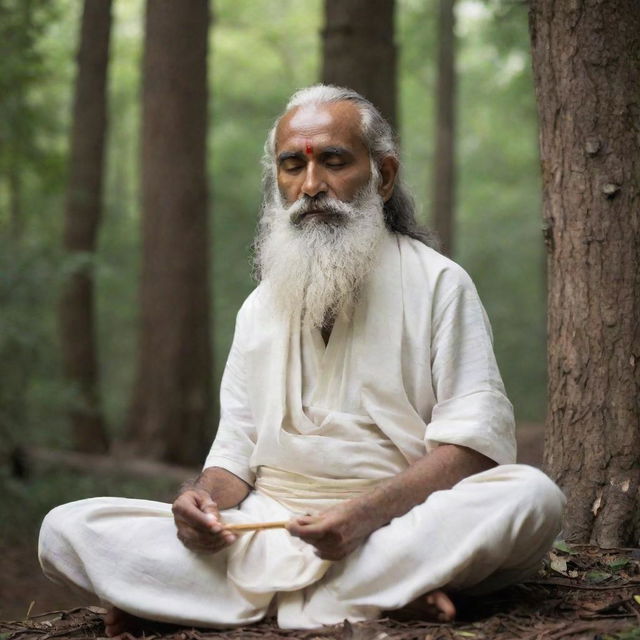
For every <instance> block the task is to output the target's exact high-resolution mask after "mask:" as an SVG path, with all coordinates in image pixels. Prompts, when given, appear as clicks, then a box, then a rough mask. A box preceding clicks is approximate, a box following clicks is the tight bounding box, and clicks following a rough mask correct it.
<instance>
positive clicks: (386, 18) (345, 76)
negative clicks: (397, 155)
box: [322, 0, 396, 127]
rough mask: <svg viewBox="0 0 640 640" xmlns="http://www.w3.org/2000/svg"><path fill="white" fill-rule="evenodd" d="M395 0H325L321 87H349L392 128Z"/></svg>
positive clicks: (393, 116)
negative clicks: (378, 111) (372, 106)
mask: <svg viewBox="0 0 640 640" xmlns="http://www.w3.org/2000/svg"><path fill="white" fill-rule="evenodd" d="M394 5H395V3H394V0H325V5H324V8H325V27H324V30H323V31H322V42H323V67H322V82H324V83H327V84H334V85H338V86H341V87H349V88H351V89H354V90H355V91H357V92H358V93H360V94H362V95H363V96H365V97H366V98H368V99H369V100H370V101H371V102H373V104H374V105H375V106H376V107H377V108H378V109H379V110H380V112H381V113H382V115H383V116H384V117H385V118H386V119H387V120H388V121H389V123H390V124H391V126H394V127H395V124H396V46H395V44H394V40H393V35H394V10H395V6H394Z"/></svg>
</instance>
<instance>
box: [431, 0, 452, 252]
mask: <svg viewBox="0 0 640 640" xmlns="http://www.w3.org/2000/svg"><path fill="white" fill-rule="evenodd" d="M454 2H455V0H440V11H439V17H438V82H437V88H436V104H437V117H436V148H435V160H434V170H433V213H432V220H433V227H434V229H435V231H436V232H437V234H438V236H439V237H440V242H441V245H440V246H441V250H442V253H444V254H445V255H448V256H450V255H452V253H453V229H454V220H455V217H454V213H455V188H456V175H455V113H456V71H455V32H454V29H455V15H454Z"/></svg>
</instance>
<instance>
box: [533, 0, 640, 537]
mask: <svg viewBox="0 0 640 640" xmlns="http://www.w3.org/2000/svg"><path fill="white" fill-rule="evenodd" d="M530 29H531V41H532V48H533V64H534V73H535V81H536V94H537V100H538V111H539V117H540V149H541V157H542V177H543V197H544V225H545V238H546V245H547V250H548V266H549V299H548V303H549V305H548V306H549V323H548V335H549V356H548V366H549V403H550V404H549V413H548V417H547V425H546V428H547V432H546V441H545V462H546V464H547V466H548V468H549V470H550V472H551V474H552V475H553V477H554V478H555V479H556V480H557V482H558V483H559V485H560V486H561V487H562V489H563V490H564V491H565V493H566V494H567V498H568V502H567V515H566V528H565V534H566V535H567V537H568V538H570V539H572V540H575V541H578V542H593V543H596V544H599V545H601V546H603V547H611V546H618V547H620V546H636V545H637V542H638V535H639V533H640V526H639V516H640V504H639V493H638V492H639V488H640V404H639V403H638V398H639V397H640V322H639V320H638V318H640V269H639V268H638V264H640V147H639V145H638V134H639V128H638V117H639V115H640V99H639V94H638V87H640V5H638V3H637V2H636V1H635V0H577V1H576V2H568V3H560V2H556V1H555V0H533V1H532V4H531V12H530Z"/></svg>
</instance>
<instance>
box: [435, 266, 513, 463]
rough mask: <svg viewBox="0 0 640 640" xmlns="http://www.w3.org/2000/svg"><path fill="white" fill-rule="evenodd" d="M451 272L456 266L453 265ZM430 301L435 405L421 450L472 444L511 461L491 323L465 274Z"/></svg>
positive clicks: (509, 421) (507, 406)
mask: <svg viewBox="0 0 640 640" xmlns="http://www.w3.org/2000/svg"><path fill="white" fill-rule="evenodd" d="M456 271H457V270H456ZM455 276H456V280H457V282H456V283H455V286H454V287H453V288H452V289H451V288H449V290H448V292H447V293H446V294H445V295H444V296H443V297H442V300H441V302H438V301H434V308H433V331H432V345H431V346H432V351H431V358H432V362H431V373H432V382H433V389H434V392H435V397H436V405H435V406H434V408H433V411H432V414H431V421H430V423H429V424H428V426H427V430H426V446H427V451H429V450H432V449H433V448H434V447H436V446H437V445H438V444H440V443H449V444H458V445H462V446H466V447H469V448H471V449H474V450H476V451H478V452H480V453H482V454H483V455H485V456H487V457H488V458H491V459H492V460H495V461H496V462H498V463H499V464H509V463H513V462H515V456H516V444H515V424H514V417H513V407H512V406H511V403H510V402H509V400H508V399H507V397H506V394H505V390H504V386H503V384H502V379H501V378H500V372H499V371H498V366H497V363H496V359H495V355H494V353H493V343H492V335H491V327H490V325H489V320H488V318H487V315H486V313H485V310H484V308H483V306H482V303H481V302H480V299H479V297H478V293H477V291H476V288H475V286H474V285H473V283H472V281H471V279H470V278H469V276H468V275H467V274H466V273H465V272H464V271H462V270H461V269H460V271H459V272H458V273H456V274H455Z"/></svg>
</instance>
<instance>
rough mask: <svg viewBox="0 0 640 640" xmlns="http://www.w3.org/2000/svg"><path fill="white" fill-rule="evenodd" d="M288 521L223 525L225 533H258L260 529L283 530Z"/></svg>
mask: <svg viewBox="0 0 640 640" xmlns="http://www.w3.org/2000/svg"><path fill="white" fill-rule="evenodd" d="M288 522H289V521H288V520H280V521H278V522H243V523H241V524H225V525H223V526H224V529H225V530H226V531H231V532H235V531H258V530H260V529H284V528H285V527H286V526H287V523H288Z"/></svg>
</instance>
